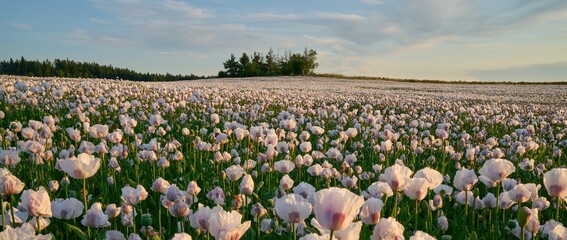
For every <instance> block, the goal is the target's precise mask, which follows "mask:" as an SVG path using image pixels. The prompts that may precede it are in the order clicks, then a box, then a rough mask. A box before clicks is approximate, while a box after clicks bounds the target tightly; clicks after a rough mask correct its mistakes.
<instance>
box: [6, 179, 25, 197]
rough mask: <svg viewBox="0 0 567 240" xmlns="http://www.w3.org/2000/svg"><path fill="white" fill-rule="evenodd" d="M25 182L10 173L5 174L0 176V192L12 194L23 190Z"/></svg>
mask: <svg viewBox="0 0 567 240" xmlns="http://www.w3.org/2000/svg"><path fill="white" fill-rule="evenodd" d="M24 187H25V184H24V183H23V182H22V181H21V180H20V179H18V178H17V177H16V176H14V175H12V174H6V175H4V176H3V177H2V178H0V194H2V195H14V194H18V193H20V192H22V190H24Z"/></svg>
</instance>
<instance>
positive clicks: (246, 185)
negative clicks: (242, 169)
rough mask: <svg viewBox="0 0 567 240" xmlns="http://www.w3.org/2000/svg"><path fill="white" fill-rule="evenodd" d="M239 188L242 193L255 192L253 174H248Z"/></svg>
mask: <svg viewBox="0 0 567 240" xmlns="http://www.w3.org/2000/svg"><path fill="white" fill-rule="evenodd" d="M239 190H240V193H241V194H244V195H250V194H252V193H253V192H254V180H253V179H252V175H250V174H246V175H244V177H243V178H242V181H241V182H240V186H239Z"/></svg>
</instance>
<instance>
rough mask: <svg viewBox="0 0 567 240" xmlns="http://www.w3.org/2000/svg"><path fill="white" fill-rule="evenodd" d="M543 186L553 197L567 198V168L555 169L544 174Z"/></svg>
mask: <svg viewBox="0 0 567 240" xmlns="http://www.w3.org/2000/svg"><path fill="white" fill-rule="evenodd" d="M543 185H545V189H547V193H548V194H549V195H550V196H552V197H559V198H564V197H566V196H567V168H554V169H551V170H550V171H548V172H546V173H545V174H543Z"/></svg>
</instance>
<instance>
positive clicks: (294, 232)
mask: <svg viewBox="0 0 567 240" xmlns="http://www.w3.org/2000/svg"><path fill="white" fill-rule="evenodd" d="M291 228H292V232H293V240H296V239H297V232H296V231H297V230H296V229H295V223H291Z"/></svg>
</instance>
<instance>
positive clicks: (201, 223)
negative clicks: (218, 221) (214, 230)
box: [189, 204, 212, 231]
mask: <svg viewBox="0 0 567 240" xmlns="http://www.w3.org/2000/svg"><path fill="white" fill-rule="evenodd" d="M211 212H212V210H211V208H210V207H206V206H203V205H202V204H199V207H198V208H197V210H196V211H195V212H193V213H191V214H190V215H189V223H190V224H191V227H193V228H198V229H202V230H205V231H208V230H209V222H208V219H209V217H210V216H211Z"/></svg>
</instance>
